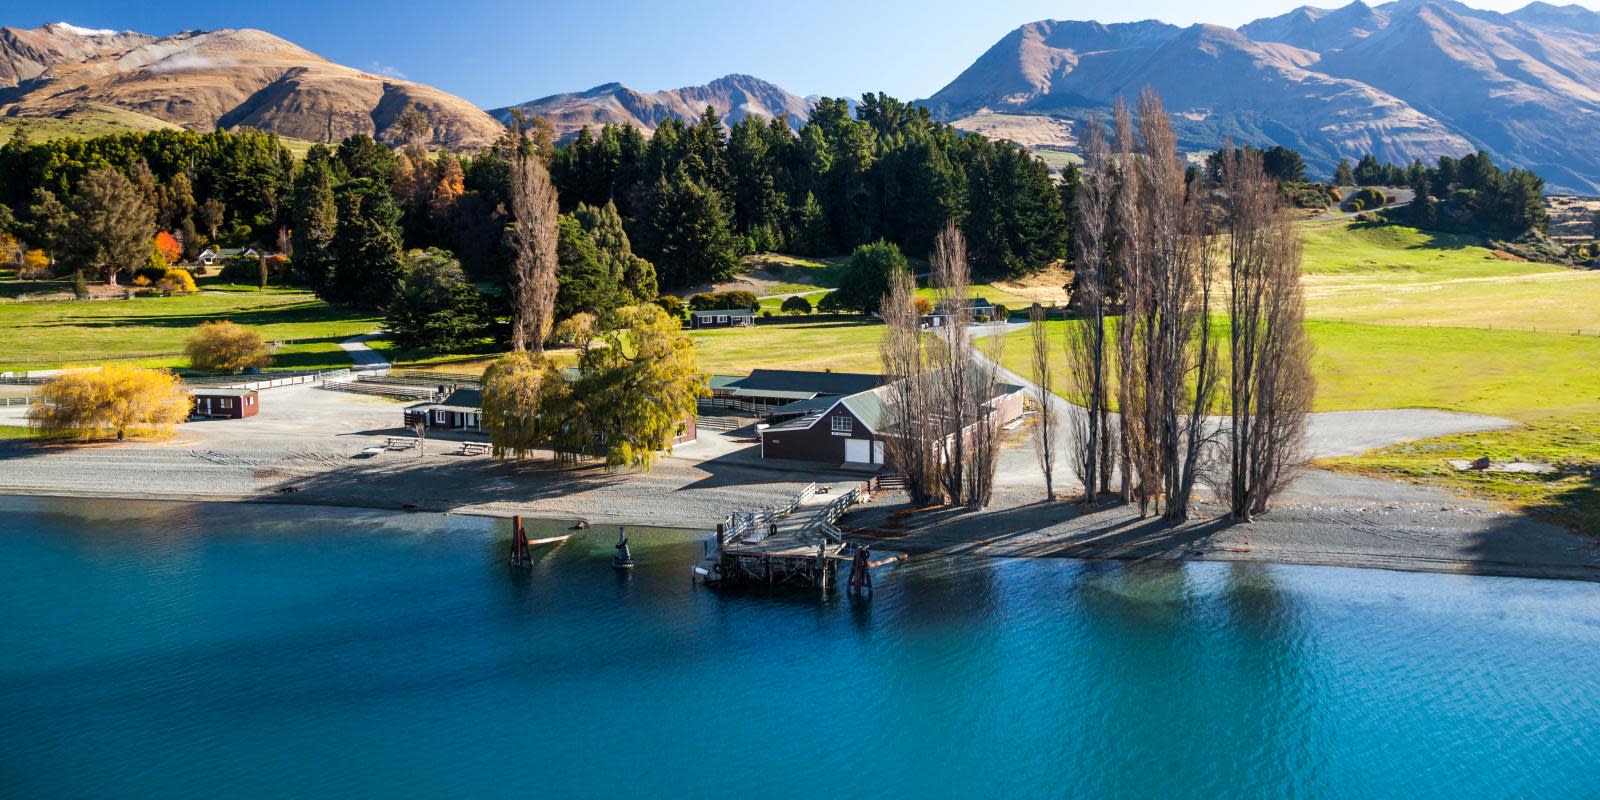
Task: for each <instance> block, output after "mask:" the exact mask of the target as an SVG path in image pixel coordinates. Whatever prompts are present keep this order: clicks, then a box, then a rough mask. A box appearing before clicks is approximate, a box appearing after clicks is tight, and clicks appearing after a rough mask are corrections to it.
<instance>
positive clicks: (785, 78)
mask: <svg viewBox="0 0 1600 800" xmlns="http://www.w3.org/2000/svg"><path fill="white" fill-rule="evenodd" d="M1369 1H1370V0H1369ZM1301 2H1302V0H1234V1H1233V2H1225V3H1218V4H1201V3H1195V2H1193V0H1123V1H1122V2H1114V3H1113V2H1098V3H1087V2H1082V1H1081V0H1067V1H1066V2H1062V1H1060V0H1058V1H1057V2H1041V1H1040V0H977V2H973V0H961V1H960V2H948V0H932V1H931V2H930V1H929V0H922V1H921V2H919V1H918V0H787V2H761V0H743V1H740V0H678V2H650V0H565V1H564V2H548V0H531V1H529V0H524V1H523V2H503V1H497V0H388V1H387V2H366V1H365V0H348V1H347V0H315V2H313V1H311V0H260V1H258V2H248V3H246V2H232V1H230V0H0V24H3V25H11V26H15V27H35V26H37V25H41V24H43V23H46V22H58V21H65V22H70V23H72V24H74V25H80V26H83V27H88V28H115V29H118V30H124V29H131V30H137V31H141V32H144V33H151V34H169V33H174V32H176V31H179V30H184V29H188V28H240V27H252V28H261V29H264V30H267V31H270V32H272V33H275V34H277V35H279V36H282V37H284V38H286V39H289V40H290V41H293V42H295V43H297V44H299V45H301V46H303V47H306V48H307V49H310V50H312V51H313V52H316V53H319V54H321V55H322V56H324V57H326V58H329V59H332V60H334V61H337V62H340V63H342V64H348V65H350V66H353V67H359V68H362V69H368V70H373V71H390V72H392V73H393V74H397V75H403V76H405V77H407V78H410V79H412V80H416V81H421V82H423V83H428V84H432V85H434V86H438V87H439V88H441V89H444V90H446V91H449V92H453V93H455V94H458V95H461V96H462V97H465V98H467V99H468V100H470V101H472V102H474V103H477V104H479V105H481V106H484V107H495V106H503V105H509V104H512V103H516V102H522V101H525V100H532V99H534V98H537V97H543V96H545V95H548V94H553V93H556V92H563V91H576V90H581V89H587V88H589V87H591V86H595V85H598V84H601V83H607V82H610V81H620V82H622V83H625V84H627V85H629V86H632V87H634V88H636V89H641V90H645V91H650V90H656V89H669V88H675V87H678V86H686V85H692V84H698V83H704V82H706V81H708V80H710V79H712V78H716V77H719V76H721V75H726V74H728V73H730V72H743V73H748V74H751V75H755V76H757V77H760V78H764V79H766V80H769V81H772V82H774V83H777V84H779V85H781V86H783V87H784V88H786V89H788V90H790V91H792V92H795V93H796V94H801V95H807V94H828V95H852V96H859V95H860V94H861V93H862V92H867V91H885V92H888V93H889V94H892V95H895V96H897V97H900V98H902V99H912V98H918V97H926V96H928V95H930V94H932V93H933V92H935V91H937V90H938V89H939V88H940V87H941V86H943V85H944V84H945V83H946V82H948V81H949V80H950V79H952V78H954V77H955V76H956V75H957V74H958V73H959V72H960V71H961V70H962V69H964V68H965V67H966V66H967V65H969V64H971V63H972V61H973V60H974V59H976V58H977V57H978V55H979V54H981V53H982V52H983V51H984V50H985V49H986V48H987V47H988V46H989V45H991V44H993V43H994V42H995V40H997V39H999V38H1000V37H1001V36H1003V35H1005V33H1006V32H1007V31H1010V30H1011V29H1013V28H1015V27H1017V26H1018V25H1021V24H1022V23H1025V22H1031V21H1033V20H1038V19H1098V20H1100V21H1102V22H1119V21H1128V20H1138V19H1149V18H1156V19H1162V20H1165V21H1167V22H1172V23H1176V24H1190V23H1194V22H1213V23H1217V24H1222V25H1230V26H1237V25H1240V24H1243V23H1245V22H1248V21H1250V20H1252V19H1255V18H1257V17H1262V16H1269V15H1272V14H1278V13H1282V12H1283V11H1286V10H1288V9H1290V8H1293V7H1295V6H1297V5H1300V4H1301ZM1556 2H1558V3H1559V2H1560V0H1556ZM1597 3H1600V0H1584V3H1583V4H1584V5H1586V6H1589V7H1591V8H1595V7H1597V6H1596V4H1597ZM1313 4H1315V5H1330V6H1331V5H1341V4H1343V0H1323V2H1320V3H1313ZM1470 4H1471V5H1474V6H1478V7H1482V8H1495V9H1497V10H1511V9H1513V8H1517V7H1520V6H1522V5H1524V4H1525V0H1470Z"/></svg>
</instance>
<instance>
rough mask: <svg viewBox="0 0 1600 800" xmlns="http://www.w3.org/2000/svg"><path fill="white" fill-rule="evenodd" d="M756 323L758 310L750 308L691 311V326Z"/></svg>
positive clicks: (746, 324)
mask: <svg viewBox="0 0 1600 800" xmlns="http://www.w3.org/2000/svg"><path fill="white" fill-rule="evenodd" d="M755 324H756V312H754V311H751V310H750V309H748V308H723V309H718V310H715V311H690V312H689V327H690V328H696V329H698V328H748V327H750V326H752V325H755Z"/></svg>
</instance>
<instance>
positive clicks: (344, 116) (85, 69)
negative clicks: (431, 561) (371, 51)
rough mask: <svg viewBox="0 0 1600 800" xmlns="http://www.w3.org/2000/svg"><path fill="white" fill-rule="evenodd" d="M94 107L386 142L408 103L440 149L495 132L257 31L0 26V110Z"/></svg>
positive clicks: (452, 101) (186, 121)
mask: <svg viewBox="0 0 1600 800" xmlns="http://www.w3.org/2000/svg"><path fill="white" fill-rule="evenodd" d="M99 107H110V108H114V109H120V110H122V111H126V112H129V113H131V114H137V115H143V116H146V117H149V118H152V119H153V120H156V121H159V122H166V123H172V124H176V125H181V126H183V127H185V128H190V129H193V130H212V129H214V128H216V127H219V126H220V127H224V128H233V127H237V126H245V125H248V126H251V127H254V128H259V129H261V130H266V131H273V132H275V133H278V134H280V135H283V136H288V137H292V138H296V139H307V140H311V141H329V140H337V139H342V138H344V137H345V136H348V135H351V134H354V133H366V134H371V135H374V136H377V137H378V138H380V139H386V140H389V141H395V140H396V139H398V137H399V131H398V130H395V121H396V119H397V118H398V117H399V115H400V114H401V113H403V112H405V111H409V110H416V111H420V112H422V114H423V115H424V116H425V117H426V118H427V120H428V123H429V126H430V128H431V131H430V139H431V141H432V143H433V144H435V145H439V146H444V147H453V148H463V149H472V148H479V147H483V146H485V145H488V144H490V143H492V142H493V141H494V140H495V139H496V138H497V137H498V136H499V135H500V132H501V131H502V130H503V127H502V126H501V125H500V123H498V122H496V121H495V120H494V119H493V118H492V117H490V116H489V115H488V114H486V113H484V112H483V111H482V110H481V109H479V108H476V107H474V106H473V105H472V104H471V103H468V102H467V101H465V100H463V99H461V98H459V97H455V96H453V95H450V94H446V93H444V92H441V91H439V90H438V89H434V88H432V87H429V86H424V85H422V84H419V83H413V82H411V81H405V80H399V79H396V78H391V77H386V76H382V75H374V74H371V73H367V72H362V71H360V70H356V69H351V68H350V67H345V66H341V65H339V64H335V63H333V62H331V61H328V60H327V59H324V58H322V57H321V56H318V55H316V54H315V53H312V52H310V51H307V50H305V49H302V48H300V47H299V46H297V45H294V44H291V43H289V42H286V41H284V40H283V39H280V38H278V37H276V36H273V35H272V34H270V33H265V32H262V31H257V30H248V29H245V30H221V31H186V32H184V33H179V34H175V35H173V36H165V37H155V36H147V35H145V34H142V33H133V32H129V31H124V32H117V31H106V30H90V29H85V28H79V27H76V26H73V25H67V24H64V23H58V24H51V25H45V26H43V27H40V28H32V29H17V28H0V115H5V116H13V117H66V116H70V115H72V114H74V113H77V112H80V111H81V110H83V109H85V108H99ZM159 122H158V123H156V125H153V126H151V127H156V126H159Z"/></svg>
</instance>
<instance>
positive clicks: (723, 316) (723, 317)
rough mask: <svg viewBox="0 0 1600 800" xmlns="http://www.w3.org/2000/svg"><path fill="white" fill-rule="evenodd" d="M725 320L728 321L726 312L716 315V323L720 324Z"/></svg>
mask: <svg viewBox="0 0 1600 800" xmlns="http://www.w3.org/2000/svg"><path fill="white" fill-rule="evenodd" d="M727 321H728V315H727V314H718V315H717V324H719V325H720V324H722V323H724V322H727Z"/></svg>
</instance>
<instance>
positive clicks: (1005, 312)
mask: <svg viewBox="0 0 1600 800" xmlns="http://www.w3.org/2000/svg"><path fill="white" fill-rule="evenodd" d="M994 318H995V319H997V320H1000V321H1001V322H1005V321H1006V320H1008V319H1011V309H1009V308H1006V307H1005V306H1003V305H1000V304H999V303H995V304H994Z"/></svg>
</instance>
